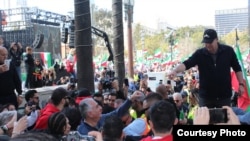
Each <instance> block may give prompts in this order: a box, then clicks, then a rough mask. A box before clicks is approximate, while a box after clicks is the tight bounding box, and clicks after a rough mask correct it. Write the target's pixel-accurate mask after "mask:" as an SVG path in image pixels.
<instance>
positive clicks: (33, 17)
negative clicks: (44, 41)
mask: <svg viewBox="0 0 250 141" xmlns="http://www.w3.org/2000/svg"><path fill="white" fill-rule="evenodd" d="M0 12H1V13H6V15H7V18H6V21H7V24H6V25H1V24H0V25H1V26H0V34H1V32H2V35H3V36H4V37H5V40H6V41H9V42H17V41H18V42H20V43H21V44H22V45H23V46H29V45H31V44H32V43H33V41H34V40H35V31H34V25H40V26H50V27H60V26H61V23H62V22H65V21H66V16H65V15H61V14H57V13H53V12H50V11H45V10H42V9H38V8H37V7H20V8H13V9H5V10H1V11H0ZM1 18H2V17H1ZM1 18H0V19H1Z"/></svg>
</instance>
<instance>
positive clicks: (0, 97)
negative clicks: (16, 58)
mask: <svg viewBox="0 0 250 141" xmlns="http://www.w3.org/2000/svg"><path fill="white" fill-rule="evenodd" d="M7 57H8V51H7V49H6V48H5V47H1V46H0V88H1V89H0V91H1V93H0V104H2V105H5V104H8V103H11V104H14V105H15V107H16V109H17V108H18V102H17V98H20V97H19V95H21V94H22V84H21V80H20V78H19V76H18V73H17V71H16V69H15V65H14V64H12V63H10V64H9V66H8V65H7V64H5V63H4V62H5V60H6V59H7ZM15 91H16V92H17V93H18V97H17V96H16V93H15Z"/></svg>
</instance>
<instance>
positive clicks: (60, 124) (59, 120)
mask: <svg viewBox="0 0 250 141" xmlns="http://www.w3.org/2000/svg"><path fill="white" fill-rule="evenodd" d="M70 128H71V126H70V124H69V120H68V118H67V117H66V115H65V114H63V113H62V112H57V113H54V114H52V115H51V116H50V117H49V120H48V128H47V133H49V134H51V135H53V136H54V137H55V138H56V139H58V140H61V139H62V137H63V136H65V135H68V134H69V132H70Z"/></svg>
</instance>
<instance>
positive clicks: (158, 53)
mask: <svg viewBox="0 0 250 141" xmlns="http://www.w3.org/2000/svg"><path fill="white" fill-rule="evenodd" d="M154 57H155V58H161V50H160V49H159V48H158V49H157V50H156V51H155V54H154Z"/></svg>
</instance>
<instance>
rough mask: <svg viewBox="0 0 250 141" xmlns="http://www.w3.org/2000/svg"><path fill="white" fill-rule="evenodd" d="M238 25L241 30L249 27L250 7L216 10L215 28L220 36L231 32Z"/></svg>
mask: <svg viewBox="0 0 250 141" xmlns="http://www.w3.org/2000/svg"><path fill="white" fill-rule="evenodd" d="M236 27H237V29H238V30H239V31H243V30H247V29H248V8H239V9H228V10H216V11H215V28H216V30H217V32H218V35H219V36H223V35H226V34H228V33H230V32H231V31H233V30H234V29H235V28H236Z"/></svg>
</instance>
